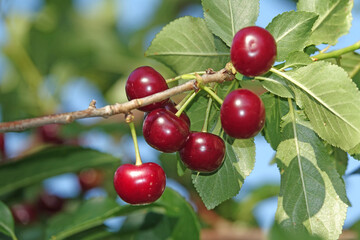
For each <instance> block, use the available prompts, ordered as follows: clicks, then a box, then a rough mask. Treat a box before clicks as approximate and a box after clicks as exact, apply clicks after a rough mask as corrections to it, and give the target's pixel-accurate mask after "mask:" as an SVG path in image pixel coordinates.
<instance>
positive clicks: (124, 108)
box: [0, 68, 235, 132]
mask: <svg viewBox="0 0 360 240" xmlns="http://www.w3.org/2000/svg"><path fill="white" fill-rule="evenodd" d="M234 77H235V76H234V74H232V73H231V72H230V71H228V70H227V69H226V68H224V69H221V70H220V71H217V72H214V71H210V70H208V71H207V72H206V74H204V75H202V83H203V84H206V83H210V82H218V83H222V82H224V81H231V80H233V79H234ZM196 89H197V82H196V80H191V81H188V82H186V83H184V84H182V85H179V86H176V87H173V88H170V89H168V90H166V91H163V92H159V93H156V94H153V95H150V96H147V97H144V98H138V99H134V100H131V101H129V102H125V103H121V104H120V103H116V104H114V105H107V106H105V107H102V108H96V107H95V103H96V101H95V100H92V101H91V103H90V105H89V107H88V108H87V109H85V110H81V111H75V112H68V113H60V114H51V115H46V116H43V117H37V118H30V119H24V120H18V121H13V122H4V123H0V132H19V131H24V130H26V129H29V128H35V127H40V126H43V125H46V124H52V123H59V124H68V123H71V122H73V121H75V120H77V119H82V118H91V117H103V118H107V117H110V116H113V115H116V114H121V113H124V114H126V113H128V112H130V111H131V110H133V109H137V108H139V107H142V106H145V105H148V104H151V103H154V102H159V101H162V100H164V99H167V98H170V97H172V96H174V95H177V94H179V93H183V92H186V91H190V90H196Z"/></svg>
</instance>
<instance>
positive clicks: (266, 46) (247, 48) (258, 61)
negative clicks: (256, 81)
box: [230, 26, 276, 76]
mask: <svg viewBox="0 0 360 240" xmlns="http://www.w3.org/2000/svg"><path fill="white" fill-rule="evenodd" d="M230 57H231V62H232V64H233V65H234V67H235V69H236V70H237V71H238V72H240V73H241V74H243V75H245V76H258V75H261V74H264V73H266V72H267V71H269V69H270V68H271V66H272V65H273V64H274V62H275V58H276V42H275V39H274V37H273V36H272V35H271V33H269V32H268V31H267V30H266V29H264V28H261V27H257V26H251V27H246V28H243V29H241V30H240V31H238V32H237V33H236V34H235V36H234V39H233V42H232V45H231V50H230Z"/></svg>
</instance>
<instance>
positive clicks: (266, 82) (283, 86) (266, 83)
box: [255, 74, 294, 98]
mask: <svg viewBox="0 0 360 240" xmlns="http://www.w3.org/2000/svg"><path fill="white" fill-rule="evenodd" d="M255 79H256V80H261V85H262V86H263V87H264V88H265V89H266V90H268V91H269V92H271V93H273V94H275V95H277V96H280V97H283V98H294V93H293V91H292V90H291V88H290V87H289V86H288V83H287V82H286V81H284V79H282V78H280V77H279V76H277V75H275V74H270V75H269V76H267V77H262V76H259V77H255Z"/></svg>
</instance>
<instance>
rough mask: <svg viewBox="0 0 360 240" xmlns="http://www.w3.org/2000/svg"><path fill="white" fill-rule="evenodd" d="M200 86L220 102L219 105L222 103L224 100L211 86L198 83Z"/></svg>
mask: <svg viewBox="0 0 360 240" xmlns="http://www.w3.org/2000/svg"><path fill="white" fill-rule="evenodd" d="M200 88H201V89H203V90H205V92H207V93H208V94H210V96H211V97H213V98H214V99H215V100H216V101H217V102H218V103H220V105H222V104H223V102H224V101H223V100H222V99H221V98H220V97H219V96H218V95H217V94H216V93H215V92H214V91H213V90H211V88H209V87H207V86H203V85H200Z"/></svg>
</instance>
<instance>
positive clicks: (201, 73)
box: [166, 71, 206, 83]
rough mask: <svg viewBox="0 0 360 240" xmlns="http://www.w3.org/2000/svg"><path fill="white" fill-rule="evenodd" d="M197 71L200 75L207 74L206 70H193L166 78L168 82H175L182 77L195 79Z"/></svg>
mask: <svg viewBox="0 0 360 240" xmlns="http://www.w3.org/2000/svg"><path fill="white" fill-rule="evenodd" d="M196 73H197V74H199V75H203V74H205V73H206V72H205V71H201V72H192V73H186V74H182V75H179V76H177V77H174V78H169V79H166V83H171V82H175V81H178V80H180V79H185V80H192V79H195V78H196V76H195V74H196Z"/></svg>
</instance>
